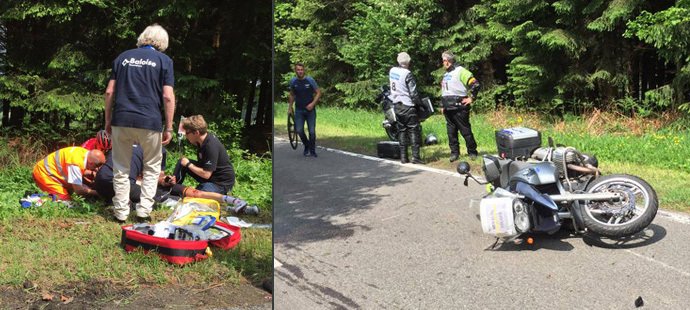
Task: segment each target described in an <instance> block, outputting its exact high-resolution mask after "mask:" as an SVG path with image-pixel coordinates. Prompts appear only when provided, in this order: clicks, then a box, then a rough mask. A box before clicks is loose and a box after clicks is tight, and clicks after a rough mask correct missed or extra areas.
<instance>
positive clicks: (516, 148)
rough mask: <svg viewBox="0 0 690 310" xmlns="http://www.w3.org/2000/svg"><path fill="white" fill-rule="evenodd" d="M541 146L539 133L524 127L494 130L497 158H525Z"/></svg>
mask: <svg viewBox="0 0 690 310" xmlns="http://www.w3.org/2000/svg"><path fill="white" fill-rule="evenodd" d="M540 146H541V133H540V132H539V131H537V130H534V129H531V128H526V127H514V128H506V129H501V130H496V148H497V149H498V156H499V157H501V158H507V159H516V158H520V157H523V158H527V157H530V155H532V152H534V150H536V149H537V148H539V147H540Z"/></svg>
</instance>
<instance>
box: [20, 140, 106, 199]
mask: <svg viewBox="0 0 690 310" xmlns="http://www.w3.org/2000/svg"><path fill="white" fill-rule="evenodd" d="M103 163H105V155H104V154H103V152H102V151H100V150H91V151H89V150H87V149H85V148H83V147H78V146H75V147H66V148H63V149H59V150H57V151H55V152H53V153H51V154H50V155H48V156H46V157H45V158H44V159H42V160H39V161H38V162H37V163H36V164H35V165H34V170H33V178H34V182H36V185H38V187H39V188H40V189H41V190H42V191H44V192H46V193H48V194H52V195H55V196H56V197H57V199H59V200H71V197H70V196H71V194H72V193H76V194H79V195H82V196H87V195H94V196H95V195H98V194H97V193H96V191H95V190H93V189H91V188H89V187H88V186H87V185H86V184H84V182H83V178H84V176H85V175H92V174H94V173H95V172H96V171H97V170H98V168H99V167H100V166H102V165H103Z"/></svg>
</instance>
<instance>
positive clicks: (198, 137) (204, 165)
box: [172, 115, 235, 195]
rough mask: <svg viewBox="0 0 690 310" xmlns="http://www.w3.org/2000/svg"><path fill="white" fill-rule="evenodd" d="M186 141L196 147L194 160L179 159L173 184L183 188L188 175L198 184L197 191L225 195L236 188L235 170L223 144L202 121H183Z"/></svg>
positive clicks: (191, 119) (194, 119) (195, 117)
mask: <svg viewBox="0 0 690 310" xmlns="http://www.w3.org/2000/svg"><path fill="white" fill-rule="evenodd" d="M182 129H183V130H184V131H185V137H186V138H187V141H189V142H190V143H191V144H192V145H194V146H196V147H197V160H190V159H188V158H186V157H184V156H183V157H182V158H180V160H179V161H178V162H177V165H176V166H175V171H174V172H173V177H174V179H173V181H172V182H173V183H177V184H182V182H183V181H184V179H185V176H186V175H187V174H189V175H190V176H191V177H192V178H194V180H196V181H197V182H199V185H197V187H196V189H198V190H201V191H205V192H214V193H219V194H222V195H225V194H227V193H229V192H231V191H232V187H233V186H234V185H235V170H234V169H233V167H232V162H230V157H229V156H228V152H227V151H226V150H225V146H223V143H221V142H220V140H218V138H216V136H214V135H213V134H211V133H209V132H208V126H207V125H206V121H205V120H204V117H203V116H201V115H193V116H190V117H187V118H185V119H184V120H182Z"/></svg>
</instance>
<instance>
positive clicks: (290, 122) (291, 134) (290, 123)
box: [287, 114, 297, 150]
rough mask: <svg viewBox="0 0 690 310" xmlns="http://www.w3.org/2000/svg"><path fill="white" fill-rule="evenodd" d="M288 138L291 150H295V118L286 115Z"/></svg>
mask: <svg viewBox="0 0 690 310" xmlns="http://www.w3.org/2000/svg"><path fill="white" fill-rule="evenodd" d="M287 130H288V138H290V146H291V147H292V149H293V150H296V149H297V133H296V132H295V116H294V115H292V114H288V119H287Z"/></svg>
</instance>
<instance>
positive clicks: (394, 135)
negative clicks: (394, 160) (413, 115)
mask: <svg viewBox="0 0 690 310" xmlns="http://www.w3.org/2000/svg"><path fill="white" fill-rule="evenodd" d="M384 129H385V130H386V135H387V136H388V140H391V141H398V128H397V127H395V125H393V126H391V127H389V128H384Z"/></svg>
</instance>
